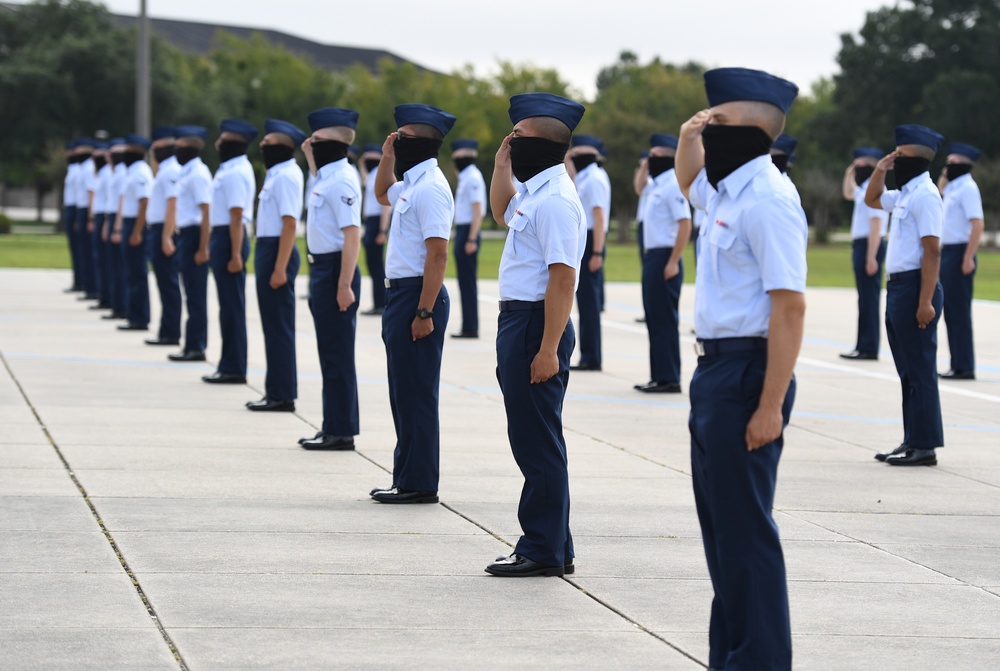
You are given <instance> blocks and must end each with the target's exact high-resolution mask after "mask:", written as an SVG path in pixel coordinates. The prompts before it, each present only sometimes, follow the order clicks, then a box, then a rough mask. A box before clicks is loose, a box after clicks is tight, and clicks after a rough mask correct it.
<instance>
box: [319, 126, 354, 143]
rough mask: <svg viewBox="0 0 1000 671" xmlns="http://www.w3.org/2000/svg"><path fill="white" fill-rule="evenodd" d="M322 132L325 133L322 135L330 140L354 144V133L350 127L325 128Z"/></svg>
mask: <svg viewBox="0 0 1000 671" xmlns="http://www.w3.org/2000/svg"><path fill="white" fill-rule="evenodd" d="M322 130H324V131H327V132H326V133H324V135H325V136H327V137H329V139H331V140H336V141H338V142H343V143H344V144H351V143H352V142H354V135H355V132H354V129H353V128H351V127H350V126H327V127H326V128H323V129H322Z"/></svg>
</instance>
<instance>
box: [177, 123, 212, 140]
mask: <svg viewBox="0 0 1000 671" xmlns="http://www.w3.org/2000/svg"><path fill="white" fill-rule="evenodd" d="M177 137H179V138H181V137H196V138H199V139H201V140H207V139H208V129H207V128H205V127H204V126H178V127H177Z"/></svg>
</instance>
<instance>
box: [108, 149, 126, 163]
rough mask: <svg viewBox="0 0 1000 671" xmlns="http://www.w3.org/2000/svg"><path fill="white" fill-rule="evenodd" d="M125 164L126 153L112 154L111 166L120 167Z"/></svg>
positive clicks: (114, 152) (115, 152)
mask: <svg viewBox="0 0 1000 671" xmlns="http://www.w3.org/2000/svg"><path fill="white" fill-rule="evenodd" d="M124 162H125V152H123V151H113V152H111V165H119V164H121V163H124Z"/></svg>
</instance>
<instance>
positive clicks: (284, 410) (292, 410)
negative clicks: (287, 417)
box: [247, 405, 295, 412]
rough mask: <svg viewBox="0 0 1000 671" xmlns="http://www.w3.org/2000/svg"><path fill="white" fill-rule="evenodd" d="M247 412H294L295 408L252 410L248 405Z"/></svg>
mask: <svg viewBox="0 0 1000 671" xmlns="http://www.w3.org/2000/svg"><path fill="white" fill-rule="evenodd" d="M247 410H249V411H251V412H295V406H294V405H293V406H292V407H290V408H254V407H253V406H249V405H248V406H247Z"/></svg>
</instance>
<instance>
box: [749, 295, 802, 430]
mask: <svg viewBox="0 0 1000 671" xmlns="http://www.w3.org/2000/svg"><path fill="white" fill-rule="evenodd" d="M782 294H784V295H783V296H781V297H780V298H779V299H778V300H774V295H773V294H772V302H771V319H770V322H769V326H768V336H767V372H766V373H765V375H764V389H763V391H762V392H761V396H760V407H762V408H767V409H770V410H775V409H780V408H781V406H782V404H783V403H784V401H785V394H786V393H787V392H788V385H789V384H791V381H792V374H793V372H794V371H795V362H796V360H797V359H798V357H799V350H800V349H801V347H802V333H803V329H804V325H805V312H806V299H805V295H804V294H800V293H795V292H791V291H785V292H782Z"/></svg>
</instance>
